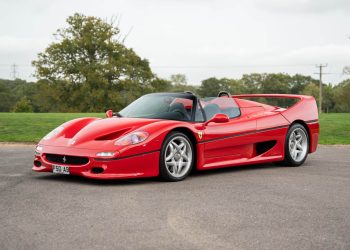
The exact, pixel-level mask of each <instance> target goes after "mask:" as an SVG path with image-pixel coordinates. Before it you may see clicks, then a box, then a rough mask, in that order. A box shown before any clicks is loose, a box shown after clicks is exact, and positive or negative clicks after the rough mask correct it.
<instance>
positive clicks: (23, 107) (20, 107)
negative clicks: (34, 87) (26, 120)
mask: <svg viewBox="0 0 350 250" xmlns="http://www.w3.org/2000/svg"><path fill="white" fill-rule="evenodd" d="M12 111H13V112H33V107H32V104H31V103H30V101H29V100H28V98H27V97H26V96H24V97H22V98H21V100H19V101H18V102H17V103H16V104H15V106H14V107H13V109H12Z"/></svg>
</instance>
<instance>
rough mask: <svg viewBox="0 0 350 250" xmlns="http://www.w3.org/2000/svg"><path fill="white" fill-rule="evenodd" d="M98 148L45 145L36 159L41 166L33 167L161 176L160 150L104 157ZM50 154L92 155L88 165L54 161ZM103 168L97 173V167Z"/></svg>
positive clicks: (87, 174) (102, 176)
mask: <svg viewBox="0 0 350 250" xmlns="http://www.w3.org/2000/svg"><path fill="white" fill-rule="evenodd" d="M97 152H99V151H97V150H87V149H77V148H67V147H52V146H43V151H42V152H40V153H39V152H36V155H35V158H34V162H36V161H39V162H40V166H36V165H35V164H33V167H32V170H33V171H36V172H52V166H53V165H60V166H68V167H69V172H70V174H71V175H79V176H83V177H87V178H93V179H128V178H139V177H151V176H158V174H159V154H160V152H159V151H152V152H146V153H141V154H137V155H133V156H127V157H117V158H101V157H96V153H97ZM46 154H57V155H66V156H80V157H87V158H89V162H88V163H86V164H85V165H70V164H64V163H55V162H50V161H49V160H48V159H47V158H46V157H45V156H46ZM96 168H99V169H101V168H102V169H103V170H102V171H101V172H100V173H95V172H94V170H93V169H96Z"/></svg>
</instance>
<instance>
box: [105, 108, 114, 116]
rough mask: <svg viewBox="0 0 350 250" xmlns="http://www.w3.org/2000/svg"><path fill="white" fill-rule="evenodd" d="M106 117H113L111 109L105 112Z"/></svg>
mask: <svg viewBox="0 0 350 250" xmlns="http://www.w3.org/2000/svg"><path fill="white" fill-rule="evenodd" d="M106 117H107V118H112V117H113V111H112V110H111V109H109V110H107V111H106Z"/></svg>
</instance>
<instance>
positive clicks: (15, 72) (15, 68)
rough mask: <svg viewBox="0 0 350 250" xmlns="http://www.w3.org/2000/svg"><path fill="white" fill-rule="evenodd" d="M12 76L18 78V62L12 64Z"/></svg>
mask: <svg viewBox="0 0 350 250" xmlns="http://www.w3.org/2000/svg"><path fill="white" fill-rule="evenodd" d="M11 76H12V79H13V80H15V79H17V65H16V64H12V65H11Z"/></svg>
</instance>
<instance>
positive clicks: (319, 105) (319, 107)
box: [316, 64, 327, 113]
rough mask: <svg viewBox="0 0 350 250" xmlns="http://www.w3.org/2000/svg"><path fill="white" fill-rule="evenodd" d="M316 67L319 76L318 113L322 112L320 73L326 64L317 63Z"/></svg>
mask: <svg viewBox="0 0 350 250" xmlns="http://www.w3.org/2000/svg"><path fill="white" fill-rule="evenodd" d="M316 67H317V68H319V69H320V71H319V73H318V74H319V76H320V94H319V98H318V113H322V74H323V72H322V69H323V68H325V67H327V64H319V65H316ZM316 74H317V73H316Z"/></svg>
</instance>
